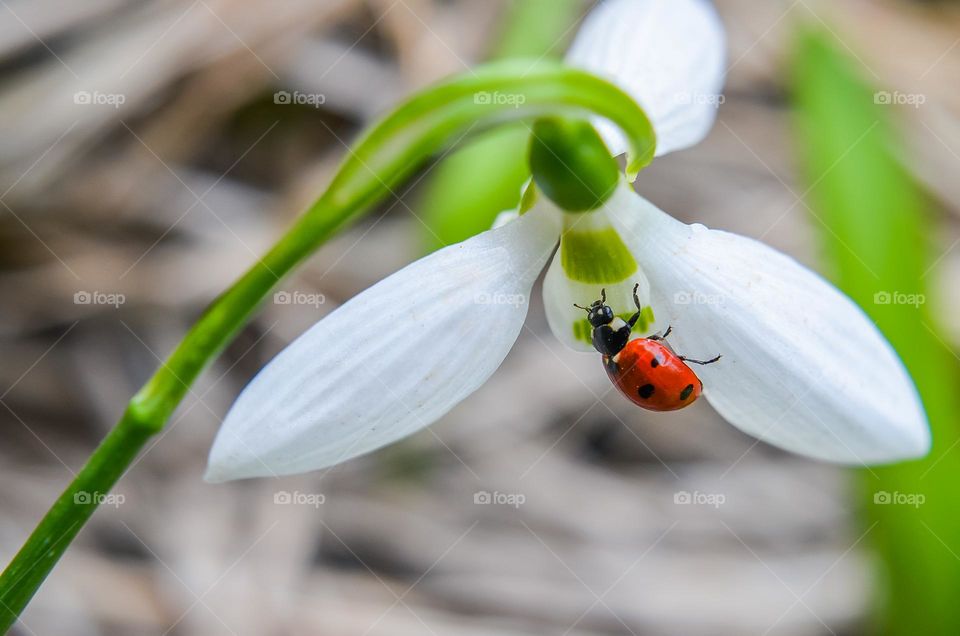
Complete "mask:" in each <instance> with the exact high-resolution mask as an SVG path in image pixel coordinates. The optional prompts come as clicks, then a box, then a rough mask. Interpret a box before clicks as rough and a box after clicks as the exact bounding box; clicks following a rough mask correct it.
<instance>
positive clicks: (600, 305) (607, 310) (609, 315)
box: [574, 289, 615, 327]
mask: <svg viewBox="0 0 960 636" xmlns="http://www.w3.org/2000/svg"><path fill="white" fill-rule="evenodd" d="M574 307H579V308H580V309H583V310H584V311H586V312H587V320H588V321H589V322H590V325H591V326H593V327H602V326H603V325H609V324H610V323H611V322H613V319H614V318H615V315H614V313H613V309H612V308H611V307H610V306H609V305H607V290H606V289H601V290H600V300H597V301H594V303H593V304H592V305H590V306H589V307H580V305H574Z"/></svg>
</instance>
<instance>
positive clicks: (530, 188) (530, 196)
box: [520, 180, 537, 216]
mask: <svg viewBox="0 0 960 636" xmlns="http://www.w3.org/2000/svg"><path fill="white" fill-rule="evenodd" d="M536 203H537V184H536V183H534V182H533V181H532V180H531V181H530V183H528V184H527V187H526V188H525V189H524V191H523V196H521V197H520V216H523V215H524V214H526V213H527V212H529V211H530V210H531V209H533V206H534V205H536Z"/></svg>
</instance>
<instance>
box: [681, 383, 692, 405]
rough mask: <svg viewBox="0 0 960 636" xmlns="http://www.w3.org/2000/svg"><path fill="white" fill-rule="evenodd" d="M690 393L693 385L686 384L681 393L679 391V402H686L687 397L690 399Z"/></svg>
mask: <svg viewBox="0 0 960 636" xmlns="http://www.w3.org/2000/svg"><path fill="white" fill-rule="evenodd" d="M691 393H693V385H692V384H688V385H687V386H685V387H683V391H680V400H681V401H683V400H686V399H687V398H688V397H690V394H691Z"/></svg>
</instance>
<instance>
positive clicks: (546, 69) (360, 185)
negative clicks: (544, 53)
mask: <svg viewBox="0 0 960 636" xmlns="http://www.w3.org/2000/svg"><path fill="white" fill-rule="evenodd" d="M557 112H563V113H565V112H574V113H585V112H586V113H592V114H595V115H600V116H603V117H606V118H608V119H610V120H611V121H613V122H614V123H616V124H617V125H619V126H620V127H621V128H622V129H623V131H624V132H625V133H626V135H627V137H628V138H629V139H630V140H631V144H632V148H633V153H632V160H631V162H630V170H631V171H633V172H636V171H639V169H640V168H641V167H642V166H644V165H646V163H648V162H649V161H650V159H652V157H653V148H654V144H655V138H654V135H653V129H652V127H651V125H650V122H649V120H648V119H647V117H646V115H645V114H644V113H643V111H642V110H641V109H640V107H639V106H637V105H636V103H634V102H633V101H632V100H631V99H630V98H629V97H628V96H627V95H625V94H624V93H623V92H621V91H620V90H619V89H618V88H616V87H615V86H613V85H612V84H609V83H607V82H605V81H604V80H601V79H599V78H597V77H594V76H592V75H590V74H588V73H585V72H583V71H578V70H574V69H570V68H566V67H563V66H561V65H558V64H541V65H538V66H536V67H531V65H530V63H529V62H519V63H510V64H497V65H491V66H488V67H485V68H481V69H478V70H477V71H476V72H475V73H471V74H470V75H468V76H460V77H458V78H455V79H453V80H451V81H448V82H445V83H442V84H439V85H437V86H434V87H432V88H430V89H427V90H425V91H424V92H422V93H419V94H418V95H416V96H414V97H413V98H412V99H410V100H408V101H407V102H405V103H404V104H402V105H401V106H400V107H399V108H398V109H397V110H395V111H393V112H392V113H391V114H390V115H388V116H387V117H386V118H384V119H383V120H381V121H380V122H379V123H378V124H376V125H375V126H373V127H372V128H371V129H370V130H369V132H368V133H367V134H366V135H365V136H364V137H362V138H361V139H360V141H359V142H358V143H357V144H356V145H355V146H354V148H353V149H352V150H351V153H350V156H349V157H347V159H346V160H345V161H344V162H343V164H342V165H341V166H340V169H339V170H338V172H337V174H336V175H335V176H334V178H333V181H332V182H331V184H330V186H329V188H328V190H327V191H326V192H325V193H324V194H323V196H321V197H320V199H318V200H317V202H316V203H314V205H313V206H312V207H311V208H310V209H309V210H307V212H306V213H305V214H304V215H303V216H302V217H301V218H300V219H299V220H298V221H297V222H296V224H295V225H294V226H293V228H291V229H290V230H289V231H288V232H287V233H286V234H285V235H284V237H283V238H282V239H280V241H279V242H278V243H277V244H276V245H274V247H273V248H272V249H271V250H270V251H269V252H268V253H267V254H266V255H265V256H264V257H263V259H262V260H261V261H259V262H258V263H256V264H255V265H254V266H253V267H251V269H250V270H249V271H248V272H247V273H246V274H244V276H243V277H242V278H240V279H239V280H238V281H237V282H236V283H234V285H233V286H232V287H230V289H228V290H227V291H226V292H225V293H224V294H223V295H221V296H220V297H219V298H217V299H216V300H215V301H214V302H213V303H212V304H211V305H210V307H209V308H208V309H207V311H206V312H205V313H204V314H203V316H201V317H200V319H199V320H198V321H197V323H196V324H195V325H194V326H193V328H192V329H190V331H189V332H188V333H187V335H186V336H185V337H184V339H183V341H181V343H180V345H179V346H178V347H177V348H176V349H175V350H174V352H173V354H171V356H170V357H169V359H168V360H167V362H166V363H165V364H164V365H163V366H162V367H161V368H160V369H158V370H157V371H156V373H155V374H154V375H153V377H151V378H150V380H149V381H147V383H146V384H145V385H144V386H143V388H142V389H141V390H140V391H139V392H137V394H136V395H135V396H134V397H133V399H131V401H130V403H129V405H128V406H127V408H126V411H125V412H124V414H123V417H122V418H121V419H120V422H119V423H118V424H117V425H116V426H115V427H114V429H113V430H112V431H111V432H110V433H109V434H108V435H107V437H106V438H105V439H104V440H103V442H102V443H101V444H100V446H99V447H98V448H97V449H96V451H94V453H93V455H92V456H91V457H90V459H89V460H88V461H87V463H86V465H85V466H84V467H83V469H82V470H81V471H80V473H79V474H78V475H77V476H76V478H75V479H74V480H73V482H72V483H71V484H70V485H69V487H68V488H67V489H66V490H65V491H64V493H63V494H62V495H60V497H59V498H58V499H57V501H56V502H55V503H54V504H53V506H52V507H51V508H50V510H49V511H48V512H47V514H46V516H44V518H43V520H42V521H41V522H40V524H39V525H38V526H37V527H36V529H35V530H34V531H33V533H32V534H31V535H30V537H29V538H28V539H27V542H26V543H25V544H24V545H23V547H22V548H21V549H20V551H19V552H18V553H17V555H16V556H15V557H14V559H13V561H12V562H11V563H10V565H9V566H8V567H7V569H6V570H4V572H3V574H2V575H0V632H2V633H6V631H7V630H8V629H9V628H10V626H11V625H13V623H14V622H15V621H16V620H17V618H18V617H19V615H20V613H21V612H22V611H23V609H24V607H26V605H27V603H28V602H29V601H30V599H31V598H32V597H33V595H34V593H36V591H37V589H38V588H39V587H40V584H41V583H42V582H43V580H44V579H45V578H46V577H47V575H48V574H49V573H50V571H51V570H52V569H53V566H54V565H55V564H56V562H57V561H58V560H59V559H60V557H61V555H62V554H63V553H64V551H65V550H66V549H67V546H69V545H70V542H71V541H72V540H73V538H74V537H75V536H76V535H77V533H78V532H79V531H80V530H81V528H83V525H84V523H86V521H87V520H88V519H89V518H90V515H92V514H93V512H94V510H95V509H96V507H97V504H98V503H99V501H100V498H101V497H102V496H103V495H105V494H106V493H107V492H109V491H110V489H111V488H112V487H113V485H114V484H115V483H116V482H117V480H119V479H120V477H121V476H122V475H123V473H124V472H125V471H126V469H127V468H128V467H129V466H130V464H131V463H132V462H133V460H134V458H135V457H136V456H137V454H138V453H139V451H140V449H142V448H143V446H144V444H145V443H146V442H147V440H148V439H150V437H151V436H153V435H154V434H156V433H157V432H159V431H160V430H161V429H162V428H163V426H164V425H165V424H166V422H167V420H168V419H169V418H170V415H171V414H172V413H173V411H174V409H176V408H177V406H178V405H179V404H180V401H181V400H182V399H183V397H184V395H186V393H187V392H188V391H189V390H190V386H191V385H192V384H193V382H194V380H196V378H197V376H198V375H199V374H200V373H201V371H203V369H204V368H205V367H206V366H207V364H208V363H209V362H210V361H211V360H212V359H213V358H214V357H215V356H216V355H217V354H218V353H219V352H220V351H221V350H222V349H223V348H224V347H225V346H226V345H227V344H228V343H229V342H230V341H231V340H232V339H233V337H234V336H235V335H236V333H237V332H238V331H239V330H240V329H241V328H242V327H243V326H244V325H245V324H246V323H247V321H248V319H249V318H250V316H251V315H252V314H253V312H254V311H255V310H256V309H257V307H258V306H259V305H260V303H261V302H262V301H263V299H264V298H265V297H266V296H267V295H268V294H269V293H270V291H271V290H272V289H273V288H274V286H275V285H276V284H277V282H278V281H279V280H280V279H281V278H283V276H285V275H286V274H288V273H289V272H290V271H291V270H293V269H294V268H295V267H296V266H297V265H299V264H300V263H301V262H303V261H304V260H305V259H306V258H307V257H308V256H310V255H311V254H312V253H313V252H314V251H315V250H316V249H317V248H319V247H320V246H321V245H323V244H324V243H325V242H326V241H327V239H329V238H330V237H331V236H333V235H334V234H335V233H336V232H338V231H339V230H341V229H342V228H343V227H344V226H345V225H346V224H347V223H349V222H350V221H351V220H353V219H355V218H357V217H358V216H359V215H361V214H363V213H365V212H367V211H369V210H370V208H371V207H372V206H373V205H375V204H376V203H377V202H379V201H381V200H382V199H383V198H384V197H385V196H386V195H388V194H389V193H390V192H391V191H392V188H394V187H395V186H397V185H399V184H400V183H401V182H402V181H404V180H405V179H406V178H408V177H409V176H410V175H411V174H412V173H413V172H415V171H416V170H417V169H418V168H419V167H420V166H421V165H422V164H423V162H424V161H425V160H426V159H428V158H429V157H430V156H432V155H433V154H435V153H436V152H437V151H439V150H440V149H442V148H443V147H444V146H445V145H447V144H449V143H451V142H452V141H455V140H456V137H457V135H458V134H459V135H460V136H463V135H465V134H467V133H468V132H472V131H473V129H475V128H478V129H482V128H483V127H488V126H490V125H491V124H494V123H499V122H504V121H509V120H516V119H526V118H533V117H536V116H538V115H544V114H550V113H557Z"/></svg>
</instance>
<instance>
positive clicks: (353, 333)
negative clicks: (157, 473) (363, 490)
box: [207, 0, 930, 481]
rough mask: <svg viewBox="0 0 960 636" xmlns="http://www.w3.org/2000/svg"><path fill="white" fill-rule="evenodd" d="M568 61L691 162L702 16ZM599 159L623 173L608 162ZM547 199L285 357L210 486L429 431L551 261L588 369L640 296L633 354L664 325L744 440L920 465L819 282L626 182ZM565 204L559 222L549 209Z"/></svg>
mask: <svg viewBox="0 0 960 636" xmlns="http://www.w3.org/2000/svg"><path fill="white" fill-rule="evenodd" d="M568 62H569V63H571V64H573V65H577V66H581V67H583V68H585V69H587V70H590V71H592V72H594V73H596V74H598V75H601V76H606V77H608V78H610V79H611V80H613V81H614V82H615V83H617V84H618V85H619V86H621V87H622V88H623V89H624V90H625V91H627V92H628V93H630V94H631V95H632V96H633V97H634V98H635V99H636V101H637V102H638V103H639V104H640V105H641V106H642V107H643V108H644V109H645V110H646V111H647V113H648V114H649V116H650V119H651V121H652V122H653V124H654V128H655V129H656V132H657V137H658V146H657V147H658V153H657V154H663V153H665V152H669V151H673V150H679V149H682V148H685V147H688V146H690V145H692V144H694V143H697V142H698V141H700V140H701V139H702V138H703V137H704V136H705V135H706V133H707V131H708V130H709V129H710V127H711V125H712V123H713V120H714V117H715V112H716V104H717V102H718V101H719V99H718V96H719V94H720V90H721V84H722V77H723V74H724V36H723V30H722V26H721V24H720V22H719V19H718V17H717V15H716V14H715V12H714V10H713V8H712V7H711V5H710V4H709V3H708V2H706V1H702V0H607V1H606V2H604V3H603V4H601V5H600V6H599V7H598V8H597V9H595V10H594V12H593V13H592V14H591V15H590V16H589V17H588V19H587V20H586V22H585V24H584V25H583V27H582V29H581V31H580V33H579V34H578V36H577V38H576V40H575V42H574V44H573V46H572V48H571V50H570V52H569V55H568ZM595 124H596V126H597V129H598V130H599V131H600V134H601V135H602V136H603V138H604V140H605V142H606V144H607V147H608V148H609V151H611V152H612V153H614V154H616V153H620V152H622V151H624V150H625V143H624V140H623V138H622V137H621V135H620V133H619V131H617V130H615V129H614V128H613V127H611V126H609V125H608V124H607V123H606V122H595ZM562 128H563V124H557V123H551V122H549V121H547V122H545V123H543V124H542V125H541V126H540V128H539V129H535V131H534V132H535V137H539V136H541V135H545V136H548V137H549V136H550V135H551V134H553V133H564V132H566V133H571V131H569V130H568V131H564V130H562ZM588 128H589V126H588ZM589 132H590V133H592V134H593V135H594V136H596V133H595V132H593V129H592V128H589ZM572 133H573V136H574V137H575V136H576V134H578V133H577V131H576V130H573V131H572ZM561 136H562V135H561ZM597 139H598V142H599V138H597ZM601 146H602V144H601ZM533 147H534V150H533V151H532V153H531V154H532V159H531V161H532V165H533V167H534V174H535V175H536V174H537V165H536V162H537V159H536V157H537V155H536V152H535V150H536V143H535V144H534V145H533ZM543 156H544V155H543V153H541V159H542V160H544V161H549V156H547V159H543ZM605 159H606V160H607V161H610V162H612V159H611V157H610V155H609V153H608V154H607V155H606V157H605ZM598 161H599V164H598V165H604V164H603V161H604V159H603V158H600V159H599V160H598ZM614 165H615V164H614ZM601 172H602V171H601ZM585 178H586V179H589V177H585ZM591 183H592V182H591ZM537 185H538V186H541V188H539V190H541V192H540V193H539V195H538V196H536V199H535V201H531V199H532V198H533V196H532V195H533V193H534V189H533V188H530V189H528V191H527V194H528V195H530V196H525V201H524V203H523V205H522V206H521V209H522V210H523V213H522V214H513V215H507V217H505V219H503V220H502V222H501V223H499V224H498V226H497V227H496V228H495V229H492V230H490V231H488V232H485V233H483V234H480V235H478V236H475V237H473V238H471V239H468V240H466V241H464V242H463V243H460V244H458V245H452V246H449V247H447V248H445V249H442V250H440V251H438V252H435V253H433V254H431V255H429V256H427V257H425V258H423V259H421V260H419V261H417V262H415V263H413V264H412V265H410V266H408V267H406V268H404V269H402V270H401V271H399V272H397V273H395V274H393V275H392V276H390V277H388V278H386V279H384V280H382V281H380V282H379V283H377V284H376V285H374V286H373V287H371V288H369V289H367V290H366V291H364V292H362V293H361V294H359V295H358V296H356V297H355V298H353V299H352V300H350V301H349V302H347V303H346V304H344V305H343V306H341V307H340V308H338V309H337V310H336V311H334V312H333V313H331V314H330V315H329V316H327V317H325V318H324V319H323V320H321V321H320V322H319V323H317V324H316V325H315V326H314V327H312V328H311V329H310V330H308V331H307V332H306V333H304V334H303V335H302V336H300V337H299V338H298V339H297V340H296V341H294V342H293V343H292V344H291V345H290V346H289V347H287V349H285V350H284V351H283V352H281V353H280V354H279V355H278V356H277V357H276V358H275V359H274V360H273V361H272V362H270V364H269V365H267V367H266V368H265V369H263V371H261V373H260V374H259V375H258V376H257V377H256V378H255V379H254V380H253V381H252V382H251V383H250V384H249V386H247V387H246V389H245V390H244V391H243V393H242V394H241V395H240V397H239V398H238V399H237V402H236V403H235V404H234V406H233V408H232V409H231V410H230V412H229V414H228V415H227V417H226V420H225V422H224V424H223V427H222V429H221V431H220V432H219V434H218V436H217V439H216V441H215V443H214V445H213V449H212V451H211V454H210V461H209V468H208V473H207V479H208V480H210V481H223V480H228V479H237V478H244V477H256V476H272V475H283V474H291V473H300V472H304V471H310V470H316V469H320V468H324V467H327V466H331V465H334V464H337V463H340V462H343V461H345V460H347V459H350V458H352V457H356V456H358V455H361V454H364V453H368V452H370V451H373V450H376V449H378V448H381V447H383V446H385V445H387V444H390V443H392V442H395V441H397V440H399V439H401V438H403V437H406V436H408V435H410V434H412V433H414V432H416V431H418V430H420V429H422V428H424V427H426V426H429V425H430V424H432V423H433V422H435V421H436V420H437V419H438V418H440V417H442V416H443V415H444V414H445V413H447V412H448V411H449V410H450V409H452V408H453V407H454V406H455V405H456V404H458V403H459V402H460V401H461V400H463V399H465V398H466V397H467V396H469V395H470V394H471V393H473V392H474V391H475V390H476V389H477V388H479V387H480V386H481V385H482V384H483V383H484V382H485V381H486V380H487V379H488V378H489V377H490V375H491V374H493V373H494V371H496V369H497V368H498V367H499V366H500V364H501V362H503V360H504V358H505V357H506V355H507V353H508V352H509V351H510V348H511V347H512V346H513V343H514V341H515V340H516V339H517V337H518V336H519V334H520V331H521V329H522V327H523V324H524V319H525V317H526V315H527V308H528V304H529V297H530V294H531V289H532V287H533V284H534V282H535V281H536V279H537V278H538V276H539V274H540V272H541V271H542V269H543V268H544V267H546V266H547V263H548V261H549V262H550V263H549V267H548V269H547V273H546V278H545V282H544V288H543V302H544V304H545V308H546V311H547V317H548V321H549V324H550V328H551V330H552V331H553V333H554V335H555V336H556V337H557V338H559V339H560V340H561V341H562V342H564V343H565V344H567V345H568V346H570V347H573V348H576V349H578V350H582V351H589V352H593V355H597V354H596V352H594V350H593V348H592V347H591V346H590V331H589V329H590V328H589V324H588V323H587V321H586V320H585V315H584V313H583V312H582V311H581V310H579V309H576V308H575V307H574V306H573V305H574V303H577V304H581V305H582V304H589V303H590V302H592V301H593V300H595V299H596V298H598V297H599V296H600V290H601V288H603V289H605V290H606V296H607V303H608V304H609V305H610V306H612V307H613V308H614V310H615V311H616V312H617V313H618V314H619V313H623V314H629V313H632V311H633V310H634V301H633V296H632V292H633V288H634V286H635V285H639V289H638V295H639V298H640V300H641V304H642V305H643V306H644V310H643V312H642V315H641V318H640V320H639V321H638V323H637V325H636V327H635V329H634V333H633V335H634V336H637V337H639V336H642V335H645V334H650V333H653V332H654V331H659V330H663V329H665V328H666V327H667V326H668V325H672V326H673V336H672V337H671V343H672V344H673V346H675V347H676V349H677V350H678V351H681V352H685V353H690V354H692V355H699V356H704V355H709V356H712V355H714V354H715V353H722V354H723V358H722V361H721V362H720V363H718V364H715V365H712V366H709V367H702V368H698V369H697V373H698V375H699V376H700V378H701V379H702V381H703V384H704V387H705V389H704V396H705V397H706V399H707V400H708V401H709V402H710V404H711V405H712V406H713V407H714V408H715V409H716V410H717V412H718V413H719V414H720V415H721V416H723V417H724V418H725V419H726V420H727V421H729V422H730V423H731V424H733V425H734V426H736V427H737V428H739V429H740V430H742V431H744V432H746V433H748V434H750V435H753V436H755V437H757V438H759V439H761V440H764V441H766V442H768V443H770V444H773V445H775V446H779V447H781V448H784V449H787V450H790V451H793V452H796V453H801V454H804V455H807V456H809V457H813V458H817V459H821V460H826V461H832V462H838V463H849V464H861V463H864V464H866V463H883V462H891V461H897V460H901V459H906V458H912V457H917V456H920V455H923V454H925V453H926V452H927V451H928V449H929V444H930V440H929V429H928V426H927V423H926V418H925V415H924V412H923V409H922V407H921V405H920V402H919V399H918V396H917V394H916V391H915V389H914V387H913V384H912V382H911V380H910V378H909V376H908V375H907V373H906V371H905V369H904V367H903V365H902V363H901V362H900V360H899V358H898V357H897V355H896V354H895V353H894V351H893V350H892V348H891V347H890V345H889V344H888V343H887V342H886V340H884V338H883V337H882V336H881V335H880V333H879V332H878V331H877V329H876V327H875V326H874V325H873V323H872V322H871V321H870V320H869V319H868V318H867V316H866V315H865V314H864V313H863V312H862V311H861V310H860V309H859V308H858V307H857V306H856V305H855V304H854V303H853V302H852V301H851V300H849V299H848V298H847V297H845V296H844V295H843V294H841V293H840V292H839V291H837V290H836V289H835V288H833V287H832V286H831V285H830V284H828V283H827V282H826V281H824V280H823V279H822V278H821V277H820V276H818V275H817V274H815V273H813V272H811V271H809V270H807V269H805V268H804V267H803V266H801V265H799V264H798V263H797V262H796V261H794V260H793V259H791V258H789V257H788V256H785V255H783V254H780V253H779V252H777V251H775V250H773V249H772V248H770V247H767V246H766V245H764V244H762V243H759V242H757V241H754V240H752V239H749V238H745V237H742V236H737V235H735V234H730V233H728V232H723V231H718V230H710V229H707V228H706V227H704V226H702V225H686V224H684V223H681V222H679V221H677V220H676V219H674V218H673V217H671V216H670V215H668V214H666V213H664V212H662V211H660V210H659V209H657V208H656V207H655V206H653V205H652V204H650V203H649V202H647V201H645V200H644V199H642V198H641V197H640V196H638V195H637V194H636V193H635V192H634V191H633V189H632V187H631V186H630V185H629V184H628V183H626V182H625V180H624V179H623V177H622V175H619V174H618V175H617V177H616V179H615V180H614V181H613V182H612V184H610V187H606V188H605V189H603V190H595V189H592V190H591V191H596V192H602V196H598V198H597V201H594V202H592V203H594V204H596V203H597V202H600V205H599V206H597V205H591V202H589V201H587V202H584V205H582V206H581V205H578V202H577V201H573V202H572V203H570V202H571V199H575V198H576V195H575V191H576V187H573V188H572V192H573V193H565V192H564V188H565V187H566V186H568V185H570V183H569V181H568V182H563V181H562V180H561V181H557V182H553V183H551V182H549V180H547V182H546V183H542V182H541V181H540V180H538V181H537ZM573 185H574V186H575V185H576V184H573ZM544 186H545V187H544ZM581 192H582V189H581ZM544 194H546V195H549V196H544ZM564 197H566V198H565V200H566V201H567V202H568V205H565V206H564V209H561V208H560V207H558V206H557V205H556V204H555V203H553V201H552V200H551V199H553V200H560V199H564ZM569 210H579V211H577V212H571V211H569ZM583 210H586V211H583ZM558 244H559V249H557V246H558ZM551 256H552V259H551ZM598 358H599V356H598ZM597 371H598V373H600V372H602V371H601V368H600V363H599V359H598V364H597Z"/></svg>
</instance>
